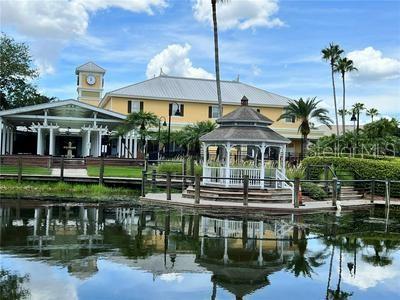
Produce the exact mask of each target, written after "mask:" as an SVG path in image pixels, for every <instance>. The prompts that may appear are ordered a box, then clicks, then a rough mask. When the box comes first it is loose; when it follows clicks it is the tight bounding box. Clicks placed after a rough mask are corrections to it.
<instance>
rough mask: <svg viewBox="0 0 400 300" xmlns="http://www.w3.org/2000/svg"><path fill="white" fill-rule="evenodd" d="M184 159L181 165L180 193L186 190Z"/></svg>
mask: <svg viewBox="0 0 400 300" xmlns="http://www.w3.org/2000/svg"><path fill="white" fill-rule="evenodd" d="M186 165H187V163H186V158H184V159H183V163H182V168H183V169H182V193H183V192H184V191H185V189H186V167H187V166H186Z"/></svg>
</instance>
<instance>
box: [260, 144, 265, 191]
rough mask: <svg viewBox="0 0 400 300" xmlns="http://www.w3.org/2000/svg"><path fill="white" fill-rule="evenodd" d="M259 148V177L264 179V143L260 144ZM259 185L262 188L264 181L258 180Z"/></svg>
mask: <svg viewBox="0 0 400 300" xmlns="http://www.w3.org/2000/svg"><path fill="white" fill-rule="evenodd" d="M260 150H261V170H260V177H261V179H264V178H265V162H264V160H265V155H264V152H265V144H264V143H262V144H261V147H260ZM260 186H261V188H262V189H263V188H264V181H260Z"/></svg>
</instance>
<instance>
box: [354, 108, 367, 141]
mask: <svg viewBox="0 0 400 300" xmlns="http://www.w3.org/2000/svg"><path fill="white" fill-rule="evenodd" d="M363 110H365V105H364V103H361V102H357V103H354V104H353V113H354V114H355V115H357V134H358V132H359V131H360V113H361V112H362V111H363Z"/></svg>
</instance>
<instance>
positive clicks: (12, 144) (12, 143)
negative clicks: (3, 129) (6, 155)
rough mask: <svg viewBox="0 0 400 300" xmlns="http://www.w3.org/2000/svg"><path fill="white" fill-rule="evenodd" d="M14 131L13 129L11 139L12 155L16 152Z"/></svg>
mask: <svg viewBox="0 0 400 300" xmlns="http://www.w3.org/2000/svg"><path fill="white" fill-rule="evenodd" d="M14 135H15V134H14V130H12V129H11V139H10V154H13V152H14Z"/></svg>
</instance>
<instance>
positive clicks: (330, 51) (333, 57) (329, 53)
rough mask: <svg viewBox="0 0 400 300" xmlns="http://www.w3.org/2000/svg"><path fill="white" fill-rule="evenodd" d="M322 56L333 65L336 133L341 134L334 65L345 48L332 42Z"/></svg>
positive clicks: (323, 50)
mask: <svg viewBox="0 0 400 300" xmlns="http://www.w3.org/2000/svg"><path fill="white" fill-rule="evenodd" d="M321 52H322V58H323V59H325V60H326V61H329V64H330V66H331V77H332V88H333V103H334V105H335V119H336V135H337V136H339V119H338V112H337V102H336V88H335V75H334V73H335V69H334V66H335V64H336V62H337V60H338V59H339V58H340V55H341V54H342V53H343V50H342V49H340V47H339V45H335V44H334V43H330V44H329V46H328V47H326V48H325V49H322V50H321Z"/></svg>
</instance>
